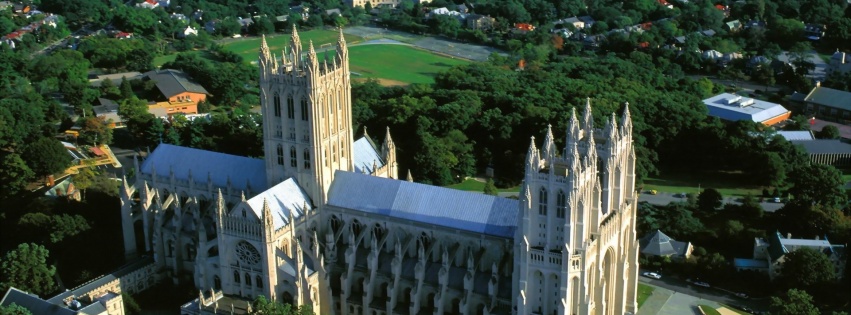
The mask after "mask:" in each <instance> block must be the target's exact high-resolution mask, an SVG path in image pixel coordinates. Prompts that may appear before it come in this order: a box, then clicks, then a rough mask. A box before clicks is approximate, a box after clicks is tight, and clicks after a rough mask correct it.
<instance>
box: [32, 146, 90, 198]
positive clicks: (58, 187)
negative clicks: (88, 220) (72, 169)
mask: <svg viewBox="0 0 851 315" xmlns="http://www.w3.org/2000/svg"><path fill="white" fill-rule="evenodd" d="M92 148H95V149H97V147H92ZM44 196H45V197H48V198H63V199H67V200H75V201H80V199H81V198H80V197H81V194H80V190H78V189H77V187H76V186H74V182H73V180H72V179H71V177H70V176H69V177H65V178H63V179H61V180H59V182H58V183H55V184H53V185H52V186H51V187H50V189H48V190H47V191H45V192H44Z"/></svg>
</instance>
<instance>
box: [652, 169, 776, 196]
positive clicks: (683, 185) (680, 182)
mask: <svg viewBox="0 0 851 315" xmlns="http://www.w3.org/2000/svg"><path fill="white" fill-rule="evenodd" d="M749 181H750V179H749V178H746V177H745V176H744V175H743V174H738V173H700V174H694V173H685V172H664V171H663V172H662V175H661V176H657V177H651V178H647V179H645V180H644V190H645V191H646V190H650V189H655V190H658V191H661V192H669V193H680V192H682V193H697V192H698V189H706V188H714V189H716V190H718V191H719V192H720V193H721V194H722V195H725V196H745V195H747V194H749V193H750V194H751V195H753V196H760V195H762V187H758V186H749V185H744V184H742V183H747V182H749Z"/></svg>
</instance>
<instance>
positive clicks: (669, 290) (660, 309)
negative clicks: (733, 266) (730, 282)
mask: <svg viewBox="0 0 851 315" xmlns="http://www.w3.org/2000/svg"><path fill="white" fill-rule="evenodd" d="M640 272H643V271H640ZM639 281H640V282H641V283H644V284H648V285H651V286H654V287H657V288H662V289H661V290H660V289H656V291H659V292H658V293H659V295H661V298H660V297H658V296H657V297H655V298H654V297H652V296H651V297H652V299H648V300H647V302H645V304H644V305H642V307H641V309H639V311H638V314H641V315H644V314H648V315H655V314H666V315H667V314H687V313H683V312H682V310H683V309H689V306H696V304H707V305H711V306H715V305H713V304H716V303H720V304H725V305H729V306H734V307H736V306H747V307H749V308H751V309H754V310H766V309H767V308H768V300H767V299H743V298H739V297H737V296H735V295H734V293H735V292H731V291H728V290H724V289H723V288H704V287H699V286H695V285H692V284H690V283H688V282H686V281H683V280H681V279H677V278H674V277H664V276H663V277H662V279H658V280H657V279H651V278H647V277H644V276H639ZM656 291H654V292H653V293H654V295H657V292H656ZM678 295H680V297H677V296H678ZM665 296H668V297H667V298H665ZM688 296H691V297H694V298H687V297H688ZM662 300H664V302H662ZM713 302H714V303H713ZM648 303H649V304H648ZM691 304H695V305H691Z"/></svg>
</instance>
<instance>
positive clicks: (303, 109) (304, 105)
mask: <svg viewBox="0 0 851 315" xmlns="http://www.w3.org/2000/svg"><path fill="white" fill-rule="evenodd" d="M301 120H304V121H307V99H305V98H302V99H301Z"/></svg>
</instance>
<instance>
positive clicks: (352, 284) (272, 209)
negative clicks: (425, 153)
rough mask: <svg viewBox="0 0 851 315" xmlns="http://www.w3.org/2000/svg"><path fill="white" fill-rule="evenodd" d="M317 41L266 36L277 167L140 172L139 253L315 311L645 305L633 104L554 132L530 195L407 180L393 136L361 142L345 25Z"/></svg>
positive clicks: (269, 131)
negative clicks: (285, 47)
mask: <svg viewBox="0 0 851 315" xmlns="http://www.w3.org/2000/svg"><path fill="white" fill-rule="evenodd" d="M310 46H311V47H310V49H309V50H308V52H307V53H306V54H304V53H303V52H302V50H301V42H300V39H299V36H298V33H297V32H295V31H294V32H293V35H292V40H291V47H290V50H289V52H290V53H289V54H287V55H285V56H280V58H278V56H273V55H272V54H271V53H270V51H269V48H268V46H267V45H266V42H265V38H264V40H263V43H262V46H261V48H260V60H259V65H260V88H261V107H262V113H263V118H264V121H263V130H264V135H263V141H264V147H265V156H264V158H263V159H254V158H247V157H239V156H232V155H227V154H221V153H215V152H209V151H203V150H197V149H190V148H184V147H178V146H172V145H167V144H160V145H159V147H158V148H157V149H156V150H155V151H154V152H153V153H151V154H150V155H149V157H148V158H147V159H146V160H145V161H144V163H142V164H141V165H137V166H136V169H137V170H139V174H138V176H137V178H136V181H135V184H133V185H129V184H125V186H124V188H123V189H122V210H121V211H122V222H123V226H124V239H125V248H126V254H127V255H128V256H134V255H138V254H139V253H141V252H151V253H152V254H153V257H155V261H156V264H158V265H159V266H160V267H161V268H162V270H165V271H164V272H165V273H166V276H169V277H171V278H172V279H174V281H192V282H194V284H195V286H196V287H197V288H198V289H199V290H203V291H204V292H208V291H210V290H213V291H216V292H223V293H224V296H229V297H237V298H243V299H247V300H251V299H253V298H255V297H257V296H259V295H263V296H266V297H268V298H271V299H274V300H278V301H283V302H287V303H292V304H296V305H309V306H311V307H312V309H313V310H314V312H316V313H317V314H425V313H433V314H444V313H451V314H561V315H563V314H607V315H608V314H619V315H620V314H625V313H627V312H632V313H635V312H636V311H637V304H636V288H637V282H636V281H637V272H638V265H637V263H638V259H637V257H638V256H637V255H638V242H637V241H636V236H635V228H634V226H635V213H636V204H637V196H636V194H635V190H634V184H635V182H634V168H635V153H634V150H633V146H632V125H631V119H630V116H629V112H628V110H627V111H626V112H625V113H624V115H623V117H622V118H621V119H620V122H618V121H617V120H616V119H615V117H614V116H612V118H611V121H609V122H608V123H607V124H606V126H605V127H604V128H603V129H602V130H600V129H594V128H593V126H592V119H591V106H590V101H589V102H588V103H587V104H586V109H585V114H584V118H583V119H582V121H581V122H580V120H579V119H578V118H577V116H576V115H575V114H574V115H573V116H572V117H571V118H570V119H571V120H570V123H569V125H570V129H569V130H568V131H567V133H566V143H567V147H566V148H565V149H564V150H559V149H557V148H556V147H555V144H554V139H555V138H554V137H553V134H552V132H551V131H548V133H547V135H546V136H545V139H544V141H543V143H542V147H541V149H540V150H539V149H538V148H537V146H536V144H535V142H534V139H533V141H532V143H531V145H530V147H529V150H528V158H527V163H526V175H525V181H524V185H523V189H522V195H521V198H520V200H519V201H518V200H513V199H506V198H500V197H495V196H489V195H483V194H480V193H471V192H463V191H458V190H452V189H448V188H442V187H435V186H428V185H423V184H417V183H413V182H412V180H411V178H410V172H408V174H409V175H408V180H407V181H405V180H399V178H398V173H399V170H398V166H397V164H396V151H395V143H394V141H393V139H391V137H390V132H389V130H388V131H387V133H386V135H385V137H384V141H383V143H382V144H381V146H377V145H376V144H375V143H374V142H373V141H372V140H371V138H370V137H369V136H367V135H364V136H363V137H361V138H359V139H357V140H356V141H355V139H354V131H353V130H352V121H351V119H352V118H351V117H352V116H351V110H352V109H351V92H350V91H351V83H350V78H349V73H350V71H349V62H348V61H349V57H348V49H347V47H346V42H345V40H344V39H343V36H342V32H341V33H340V38H339V40H338V43H337V50H336V56H335V58H334V60H333V61H332V62H331V63H327V62H322V63H320V61H319V58H318V57H317V54H316V52H315V51H314V49H313V47H312V45H310ZM137 164H138V163H137ZM135 195H138V197H139V200H140V201H139V202H138V203H137V202H134V197H133V196H135ZM211 296H213V297H215V296H221V294H218V295H217V294H215V293H214V294H211ZM214 299H215V298H212V299H207V298H199V299H198V300H196V301H194V302H193V303H190V304H188V306H187V307H186V308H184V310H183V312H184V313H186V314H201V313H203V314H206V313H210V312H212V309H213V307H214V306H213V302H212V300H214ZM240 303H242V304H239V305H245V302H240ZM215 305H219V303H216V304H215ZM219 307H222V308H224V306H219Z"/></svg>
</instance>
